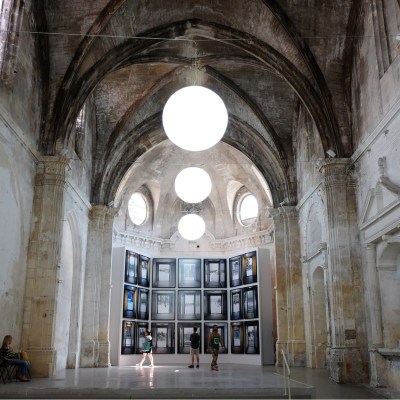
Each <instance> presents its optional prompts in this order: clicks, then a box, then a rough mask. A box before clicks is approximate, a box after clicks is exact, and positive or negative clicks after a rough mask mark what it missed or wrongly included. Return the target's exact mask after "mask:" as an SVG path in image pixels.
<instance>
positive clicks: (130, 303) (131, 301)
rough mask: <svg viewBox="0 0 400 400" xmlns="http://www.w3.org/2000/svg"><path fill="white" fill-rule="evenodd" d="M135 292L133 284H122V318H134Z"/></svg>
mask: <svg viewBox="0 0 400 400" xmlns="http://www.w3.org/2000/svg"><path fill="white" fill-rule="evenodd" d="M136 294H137V289H136V288H135V287H133V286H129V285H125V286H124V308H123V312H122V315H123V317H124V318H136V304H137V301H136Z"/></svg>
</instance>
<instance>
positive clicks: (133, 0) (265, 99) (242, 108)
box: [41, 0, 354, 205]
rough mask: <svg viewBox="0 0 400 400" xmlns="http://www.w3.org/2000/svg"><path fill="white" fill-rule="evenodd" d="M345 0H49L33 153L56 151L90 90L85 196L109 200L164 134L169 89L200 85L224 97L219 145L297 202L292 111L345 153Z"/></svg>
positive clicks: (277, 194) (348, 15)
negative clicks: (43, 86) (41, 111)
mask: <svg viewBox="0 0 400 400" xmlns="http://www.w3.org/2000/svg"><path fill="white" fill-rule="evenodd" d="M352 3H353V1H351V0H310V1H304V0H249V1H243V0H229V1H225V0H200V1H195V0H86V1H82V0H79V1H78V0H68V1H65V0H63V1H61V0H48V1H46V2H45V4H44V7H43V14H44V18H43V27H42V28H43V30H45V31H47V32H48V33H49V35H48V36H46V38H43V39H42V41H43V44H44V45H45V46H47V47H48V49H49V51H48V54H49V56H48V57H49V59H48V64H49V83H48V96H47V97H48V100H49V104H48V107H47V108H48V118H46V121H47V122H46V126H45V127H44V130H43V132H44V133H43V137H42V141H41V150H42V152H43V153H45V154H54V153H55V152H56V151H57V150H56V149H57V146H56V145H57V144H58V143H62V146H67V145H68V142H69V140H70V139H71V135H73V132H74V131H73V129H72V128H73V126H74V122H75V120H76V117H77V115H78V113H79V110H80V109H81V107H82V106H83V105H84V103H85V102H86V101H87V100H88V99H89V98H92V99H93V102H94V107H95V110H96V125H95V126H96V129H95V133H94V135H95V136H94V137H93V146H94V150H93V154H94V160H95V161H94V163H93V174H94V179H93V182H92V199H91V200H92V201H93V202H95V203H103V204H108V203H109V202H110V201H112V200H113V199H114V198H115V195H116V193H117V191H118V187H119V185H120V183H121V181H122V179H123V177H124V176H125V175H126V174H127V172H128V170H129V168H131V166H132V165H133V164H134V163H135V162H137V161H138V160H139V159H140V157H142V156H143V155H144V154H145V153H146V152H148V151H149V150H151V149H152V148H154V147H156V146H157V145H159V144H160V143H162V142H164V141H165V140H166V139H167V138H166V135H165V133H164V130H163V127H162V110H163V106H164V105H165V103H166V101H167V100H168V98H169V96H170V95H171V94H172V93H174V92H175V91H176V90H178V89H180V88H182V87H183V86H187V85H193V84H199V85H203V86H206V87H208V88H210V89H212V90H213V91H215V92H216V93H218V94H219V96H220V97H221V98H222V99H223V100H224V102H225V104H226V106H227V109H228V113H229V124H228V129H227V132H226V134H225V136H224V138H223V139H222V140H223V142H225V143H226V144H227V145H230V146H232V147H233V148H234V149H236V150H239V151H240V152H241V153H243V155H244V156H245V157H247V158H248V159H249V160H250V161H251V162H253V163H254V165H255V166H256V167H257V168H258V170H259V171H260V172H261V174H262V175H263V176H264V178H265V180H266V182H267V183H268V185H269V187H270V189H271V194H272V200H273V203H274V204H275V205H277V204H278V202H279V201H282V199H287V200H288V202H289V203H290V204H296V201H297V194H296V186H295V182H296V180H295V178H294V176H295V173H296V172H295V154H294V140H295V135H296V132H297V121H298V115H299V110H300V108H302V109H304V110H306V112H307V113H308V114H309V116H310V118H311V120H312V121H313V124H314V127H315V129H314V130H313V134H314V135H315V140H316V141H319V142H320V143H321V148H323V149H324V151H326V150H327V149H333V150H334V151H335V152H336V154H337V155H338V157H346V156H349V155H350V154H351V138H349V137H348V135H349V122H348V109H347V106H346V91H345V84H344V83H345V77H346V75H345V74H346V57H347V48H348V46H347V41H346V37H347V35H348V29H349V28H348V26H351V23H350V22H349V21H351V19H352V13H354V11H353V10H352V5H353V4H352ZM170 155H171V152H170V151H168V150H166V151H164V152H162V153H160V152H159V154H158V157H161V158H165V159H168V158H169V157H170ZM323 156H324V155H323V154H321V157H323ZM160 162H161V161H160V160H159V163H158V164H160ZM205 163H207V160H205ZM161 164H162V162H161ZM146 168H151V164H150V163H147V164H146ZM154 168H155V167H154ZM226 168H229V166H228V165H227V166H226ZM147 172H148V171H147Z"/></svg>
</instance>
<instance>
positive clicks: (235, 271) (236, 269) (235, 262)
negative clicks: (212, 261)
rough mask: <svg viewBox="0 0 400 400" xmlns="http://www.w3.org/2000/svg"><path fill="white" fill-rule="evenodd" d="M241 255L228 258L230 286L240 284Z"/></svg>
mask: <svg viewBox="0 0 400 400" xmlns="http://www.w3.org/2000/svg"><path fill="white" fill-rule="evenodd" d="M242 275H243V274H242V257H241V256H236V257H232V258H230V259H229V285H230V286H231V287H235V286H240V285H241V284H242Z"/></svg>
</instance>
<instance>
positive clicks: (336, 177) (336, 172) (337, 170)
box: [318, 158, 354, 184]
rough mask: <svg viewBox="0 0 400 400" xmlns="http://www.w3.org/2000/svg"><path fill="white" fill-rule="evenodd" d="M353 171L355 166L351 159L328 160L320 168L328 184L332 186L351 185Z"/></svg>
mask: <svg viewBox="0 0 400 400" xmlns="http://www.w3.org/2000/svg"><path fill="white" fill-rule="evenodd" d="M353 170H354V164H353V162H352V160H351V159H350V158H326V159H324V160H323V161H322V162H321V164H320V165H319V168H318V171H319V172H321V173H322V174H323V175H324V177H325V180H326V183H330V184H340V183H350V182H351V180H352V172H353Z"/></svg>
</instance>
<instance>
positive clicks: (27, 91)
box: [0, 0, 43, 148]
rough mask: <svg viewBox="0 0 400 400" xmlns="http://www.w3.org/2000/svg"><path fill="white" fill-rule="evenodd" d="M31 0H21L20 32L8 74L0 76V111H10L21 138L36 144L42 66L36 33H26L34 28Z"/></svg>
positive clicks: (39, 114) (40, 108)
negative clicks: (9, 73)
mask: <svg viewBox="0 0 400 400" xmlns="http://www.w3.org/2000/svg"><path fill="white" fill-rule="evenodd" d="M32 3H33V2H32V1H30V0H28V1H25V6H24V9H23V10H24V11H23V15H22V25H21V28H20V29H21V31H22V33H20V35H19V40H18V52H17V56H16V59H15V64H14V68H13V69H12V76H11V77H10V78H9V79H7V80H6V81H4V80H2V79H0V107H1V114H3V115H8V116H10V115H12V121H9V123H10V124H12V126H13V129H15V130H18V134H20V135H22V138H21V139H22V140H23V141H24V142H26V143H27V144H28V145H29V146H32V147H35V148H37V146H38V143H39V134H40V125H41V112H42V106H41V104H42V94H43V91H42V85H43V82H42V78H41V73H40V71H41V68H42V67H43V66H42V65H41V60H40V57H39V54H38V53H39V50H38V48H39V45H38V39H39V35H34V34H30V33H29V32H36V31H38V28H37V26H36V20H35V18H34V17H33V15H34V12H33V9H32V7H33V4H32ZM6 60H7V59H6ZM3 108H4V109H3ZM7 119H8V118H7Z"/></svg>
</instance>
